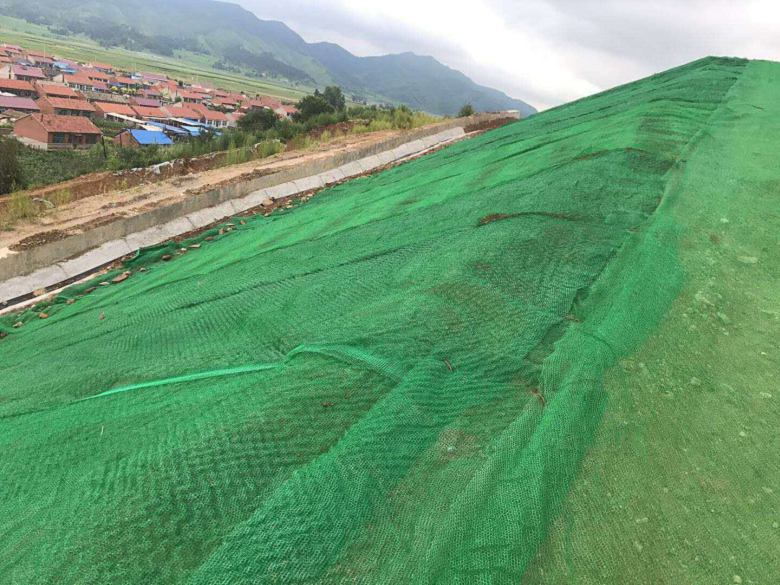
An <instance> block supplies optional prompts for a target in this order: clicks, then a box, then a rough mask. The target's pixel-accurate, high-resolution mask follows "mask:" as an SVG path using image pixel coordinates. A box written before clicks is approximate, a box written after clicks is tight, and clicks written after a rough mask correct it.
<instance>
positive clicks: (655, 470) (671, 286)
mask: <svg viewBox="0 0 780 585" xmlns="http://www.w3.org/2000/svg"><path fill="white" fill-rule="evenodd" d="M779 94H780V64H777V63H769V62H761V61H752V62H748V61H745V60H739V59H721V58H708V59H704V60H701V61H697V62H695V63H692V64H689V65H686V66H684V67H680V68H677V69H674V70H671V71H668V72H665V73H663V74H659V75H656V76H653V77H650V78H648V79H644V80H641V81H638V82H635V83H633V84H629V85H626V86H622V87H619V88H616V89H613V90H611V91H608V92H605V93H602V94H599V95H596V96H593V97H590V98H587V99H583V100H580V101H577V102H574V103H572V104H568V105H565V106H562V107H559V108H555V109H553V110H549V111H546V112H544V113H541V114H539V115H536V116H533V117H531V118H528V119H525V120H523V121H519V122H517V123H513V124H510V125H507V126H504V127H502V128H499V129H496V130H493V131H490V132H487V133H485V134H483V135H481V136H478V137H476V138H473V139H470V140H466V141H462V142H459V143H457V144H454V145H451V146H449V147H447V148H444V149H441V150H439V151H437V152H435V153H432V154H430V155H428V156H425V157H422V158H419V159H417V160H414V161H412V162H409V163H407V164H404V165H401V166H397V167H395V168H392V169H390V170H387V171H384V172H382V173H379V174H376V175H372V176H369V177H364V178H360V179H357V180H352V181H349V182H347V183H344V184H342V185H339V186H336V187H333V188H330V189H327V190H324V191H322V192H320V193H319V194H318V195H317V196H316V197H314V198H313V199H311V200H310V201H309V202H307V203H305V204H302V205H299V206H296V207H293V208H291V209H287V210H281V211H279V212H275V213H273V214H271V215H269V216H268V217H264V216H262V215H258V216H254V217H252V218H250V219H248V221H246V220H245V223H241V222H240V221H238V220H235V221H233V222H230V223H231V225H225V226H223V228H222V229H213V230H211V231H209V232H206V233H204V234H201V235H198V236H196V237H195V238H193V239H192V240H188V241H185V242H178V243H170V244H168V245H165V246H160V247H158V248H154V249H149V250H144V251H142V252H140V253H139V254H138V256H137V257H135V258H134V259H132V260H130V261H128V262H127V263H126V266H124V267H123V268H122V269H120V270H116V271H114V272H112V273H109V274H108V275H106V276H101V277H99V278H98V279H97V280H95V281H93V282H91V283H85V284H81V285H78V286H76V287H71V288H69V289H67V290H66V291H65V292H63V293H61V294H59V295H58V296H57V297H56V299H54V301H52V302H45V303H41V304H40V305H39V306H37V307H35V308H33V309H31V310H28V311H26V312H25V313H23V314H20V315H10V316H7V317H4V318H3V319H2V320H0V333H2V334H5V337H4V338H2V339H0V453H3V457H2V458H0V534H2V535H3V538H2V539H0V582H2V583H10V584H16V583H18V584H25V585H36V584H54V583H56V584H58V585H70V584H73V585H76V584H79V585H83V584H103V583H112V584H128V585H130V584H137V583H145V584H190V585H221V584H224V585H227V584H230V585H250V584H251V585H254V584H260V583H285V584H304V583H305V584H323V585H325V584H328V585H332V584H343V585H346V584H355V583H360V584H372V585H373V584H382V583H386V584H388V585H390V584H397V583H412V584H446V585H450V584H456V585H458V584H460V585H467V584H468V585H470V584H490V585H509V584H512V585H517V584H518V583H525V584H533V585H537V584H545V585H553V584H554V585H572V584H575V585H613V584H614V585H625V584H629V583H630V584H640V585H659V584H678V583H679V584H695V585H699V584H702V585H710V584H712V585H717V584H729V583H737V584H739V583H744V584H748V583H753V584H769V583H776V582H777V576H778V575H780V560H778V559H779V558H780V557H778V555H777V551H778V550H780V503H779V502H778V494H780V458H778V456H777V452H778V446H779V445H778V439H777V427H778V423H779V422H780V392H778V387H779V386H778V373H779V372H780V304H778V303H779V300H780V255H779V254H778V250H780V235H779V234H780V230H779V229H778V228H780V197H778V193H779V192H780V101H778V100H777V96H778V95H779ZM191 244H199V246H200V247H193V248H189V247H188V246H189V245H191ZM182 249H185V250H187V251H186V252H181V250H182ZM125 270H126V271H127V272H128V274H129V276H128V277H127V278H126V279H125V280H122V281H121V282H120V283H117V284H108V283H109V282H110V281H111V279H112V278H114V277H115V276H117V275H119V274H122V273H123V271H125ZM101 281H103V282H106V283H107V284H106V285H105V286H101V285H100V282H101ZM41 313H44V317H45V318H41ZM14 325H16V327H15V326H14Z"/></svg>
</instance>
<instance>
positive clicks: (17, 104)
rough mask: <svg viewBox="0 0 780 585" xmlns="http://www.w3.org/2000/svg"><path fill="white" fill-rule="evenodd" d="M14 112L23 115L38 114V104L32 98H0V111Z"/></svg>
mask: <svg viewBox="0 0 780 585" xmlns="http://www.w3.org/2000/svg"><path fill="white" fill-rule="evenodd" d="M5 110H16V111H17V112H24V113H25V114H34V113H36V112H40V108H39V107H38V104H36V103H35V101H34V100H33V99H32V98H28V97H18V96H10V97H9V96H4V95H3V96H0V111H5Z"/></svg>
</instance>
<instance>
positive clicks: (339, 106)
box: [322, 85, 347, 112]
mask: <svg viewBox="0 0 780 585" xmlns="http://www.w3.org/2000/svg"><path fill="white" fill-rule="evenodd" d="M322 97H324V98H325V101H327V102H328V103H329V104H330V105H331V107H333V109H334V110H335V111H337V112H343V111H344V110H346V109H347V100H346V99H345V98H344V94H343V93H342V91H341V88H340V87H339V86H337V85H329V86H328V87H326V88H325V91H324V92H323V93H322Z"/></svg>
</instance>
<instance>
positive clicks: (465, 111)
mask: <svg viewBox="0 0 780 585" xmlns="http://www.w3.org/2000/svg"><path fill="white" fill-rule="evenodd" d="M473 115H474V106H472V105H471V104H466V105H464V106H463V107H462V108H461V109H460V112H458V118H466V117H468V116H473Z"/></svg>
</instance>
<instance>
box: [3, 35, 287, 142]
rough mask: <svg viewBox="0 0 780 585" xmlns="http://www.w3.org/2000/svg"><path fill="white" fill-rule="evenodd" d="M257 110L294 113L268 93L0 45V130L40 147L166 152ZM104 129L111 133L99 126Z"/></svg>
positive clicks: (282, 114)
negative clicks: (111, 146) (107, 144)
mask: <svg viewBox="0 0 780 585" xmlns="http://www.w3.org/2000/svg"><path fill="white" fill-rule="evenodd" d="M264 109H265V110H271V111H273V112H274V113H275V114H276V115H277V117H279V118H280V119H286V118H292V116H293V115H294V114H295V113H296V112H297V110H296V108H295V106H294V105H292V104H289V103H283V102H282V101H280V100H278V99H276V98H273V97H270V96H262V95H247V94H245V93H238V92H234V91H227V90H224V89H220V88H216V87H211V86H209V85H208V84H207V83H190V84H185V83H184V82H182V81H180V80H175V79H171V78H169V77H168V76H166V75H163V74H159V73H151V72H143V71H123V70H120V69H119V68H117V67H114V66H113V65H110V64H107V63H98V62H90V63H79V62H76V61H73V60H70V59H65V58H60V57H58V56H56V55H52V54H48V53H45V52H41V51H34V50H27V49H25V48H23V47H21V46H18V45H12V44H7V43H5V44H0V133H2V134H6V135H7V134H10V135H11V136H12V137H14V138H16V139H17V140H18V141H19V142H21V143H22V144H25V145H27V146H30V147H32V148H36V149H40V150H69V149H88V148H90V147H92V146H94V145H96V144H98V143H100V142H101V141H103V140H106V139H110V140H113V141H114V143H115V144H116V145H118V146H121V147H133V148H136V147H138V148H142V147H148V146H152V145H155V146H159V147H165V146H170V145H172V144H173V143H174V142H176V141H181V140H187V139H191V138H197V137H201V136H204V135H209V134H215V133H219V132H220V130H221V129H225V128H232V127H235V126H236V125H237V122H238V120H240V119H241V118H242V117H243V116H244V115H245V114H247V113H248V112H250V111H253V110H264ZM106 125H108V126H110V127H111V128H112V129H114V131H111V132H106V131H105V129H101V127H103V128H105V126H106Z"/></svg>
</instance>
